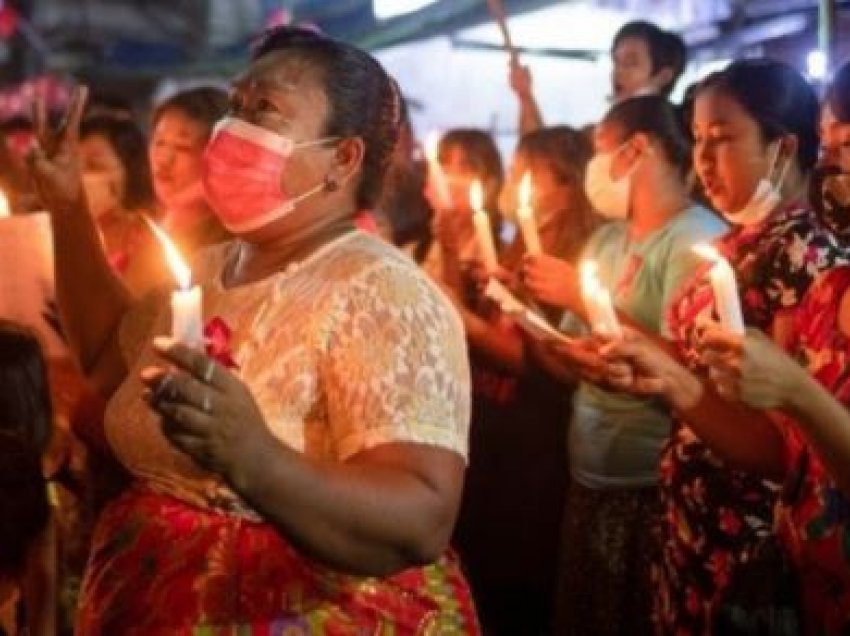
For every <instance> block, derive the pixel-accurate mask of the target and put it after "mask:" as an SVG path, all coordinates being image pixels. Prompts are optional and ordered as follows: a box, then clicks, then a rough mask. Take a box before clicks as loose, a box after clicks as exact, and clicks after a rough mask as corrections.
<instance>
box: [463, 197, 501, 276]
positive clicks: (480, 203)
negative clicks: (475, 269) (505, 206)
mask: <svg viewBox="0 0 850 636" xmlns="http://www.w3.org/2000/svg"><path fill="white" fill-rule="evenodd" d="M469 205H470V207H471V208H472V223H473V225H474V226H475V238H476V240H477V241H478V249H479V250H481V259H482V260H483V261H484V268H485V269H486V270H487V272H489V273H492V272H495V271H496V269H497V268H498V267H499V260H498V259H497V258H496V246H495V244H494V243H493V231H492V229H491V227H490V217H489V216H488V215H487V212H485V211H484V188H482V187H481V182H480V181H475V182H474V183H473V184H472V185H471V186H470V187H469Z"/></svg>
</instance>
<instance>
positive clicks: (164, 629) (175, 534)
mask: <svg viewBox="0 0 850 636" xmlns="http://www.w3.org/2000/svg"><path fill="white" fill-rule="evenodd" d="M88 572H89V576H88V578H86V580H85V581H84V583H83V590H82V596H81V602H80V612H79V616H78V622H77V633H79V634H85V635H86V636H98V635H104V636H106V635H113V634H122V635H126V636H132V635H135V634H138V635H144V636H166V635H168V636H182V635H186V636H188V635H192V634H204V635H206V634H210V635H212V634H236V633H238V634H245V635H251V636H252V635H263V636H265V635H267V634H268V635H271V634H292V635H296V634H311V635H313V634H328V635H339V636H343V635H349V634H351V635H366V634H370V635H371V634H399V635H401V634H478V633H479V630H478V625H477V622H476V619H475V613H474V609H473V605H472V600H471V598H470V595H469V591H468V589H467V586H466V584H465V582H464V580H463V577H462V576H461V573H460V568H459V566H458V563H457V561H456V560H455V558H454V556H453V555H452V554H446V555H445V556H443V557H442V558H441V559H440V560H439V561H437V562H436V563H435V564H432V565H429V566H427V567H422V568H411V569H409V570H405V571H404V572H401V573H399V574H397V575H395V576H391V577H387V578H383V579H379V578H363V577H355V576H349V575H345V574H341V573H338V572H335V571H332V570H330V569H328V568H326V567H323V566H321V565H319V564H317V563H315V562H312V561H310V560H308V559H306V558H304V557H302V556H300V555H299V554H298V552H296V550H295V549H294V548H293V547H292V546H290V545H289V544H288V543H287V542H286V540H284V539H283V538H282V537H281V535H280V534H279V533H278V532H276V531H275V529H274V528H273V527H272V526H270V525H268V524H265V523H257V522H253V521H251V520H248V519H246V518H243V517H238V516H233V515H229V514H227V513H224V512H214V511H210V510H202V509H199V508H195V507H192V506H190V505H188V504H186V503H184V502H182V501H180V500H178V499H174V498H172V497H169V496H166V495H162V494H158V493H154V492H152V491H150V490H146V489H143V488H142V487H140V486H136V487H134V488H133V489H131V490H130V491H128V492H126V493H125V494H124V495H122V496H121V497H120V498H119V499H118V500H116V501H114V502H113V503H111V504H110V505H109V506H107V508H106V509H105V510H104V512H103V514H102V515H101V518H100V521H99V523H98V527H97V530H96V532H95V537H94V541H93V546H92V555H91V559H90V563H89V568H88ZM103 608H109V609H108V611H107V610H105V609H103Z"/></svg>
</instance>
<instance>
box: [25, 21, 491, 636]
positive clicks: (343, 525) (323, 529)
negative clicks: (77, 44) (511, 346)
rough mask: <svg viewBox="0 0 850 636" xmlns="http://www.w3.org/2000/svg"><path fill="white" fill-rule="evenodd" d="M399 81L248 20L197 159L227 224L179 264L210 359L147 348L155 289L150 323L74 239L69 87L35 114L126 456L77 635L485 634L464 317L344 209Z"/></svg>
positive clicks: (79, 216)
mask: <svg viewBox="0 0 850 636" xmlns="http://www.w3.org/2000/svg"><path fill="white" fill-rule="evenodd" d="M397 100H398V95H397V94H396V93H395V92H394V91H393V89H392V86H391V83H390V80H389V78H388V76H387V75H386V73H385V72H384V71H383V69H382V68H381V67H380V65H379V64H378V63H377V62H375V60H374V59H372V58H371V57H369V56H368V55H367V54H365V53H363V52H361V51H359V50H358V49H355V48H354V47H351V46H349V45H346V44H343V43H339V42H336V41H333V40H330V39H325V38H323V37H321V36H318V35H316V34H315V33H312V32H308V31H303V30H299V29H288V28H281V29H277V30H273V31H270V32H269V33H267V34H266V35H265V36H264V38H262V40H261V41H260V43H259V44H258V48H257V49H256V51H255V54H254V61H253V63H252V65H251V66H250V68H249V69H248V71H247V72H246V73H245V74H243V75H242V76H241V77H240V78H239V79H238V80H237V82H236V83H235V87H234V93H233V106H232V110H231V115H230V117H228V118H227V119H226V120H224V121H223V122H222V123H221V125H220V126H219V127H218V128H217V130H216V132H215V134H214V136H213V138H212V139H211V141H210V144H209V146H208V148H207V150H206V155H205V161H204V179H205V184H206V186H207V193H208V195H209V198H210V201H211V202H212V204H213V206H214V209H215V211H216V214H217V215H218V218H219V219H220V220H221V222H222V224H223V225H225V226H226V227H227V228H228V229H229V230H230V231H232V232H233V233H234V234H235V235H236V239H235V240H234V241H233V242H231V243H229V244H227V245H223V246H218V247H216V248H214V249H211V250H209V251H207V252H204V253H203V254H202V255H201V258H200V259H199V260H198V261H197V262H196V263H195V266H194V268H193V274H194V277H195V280H196V282H197V283H198V284H200V285H201V286H202V287H203V289H204V313H205V317H206V318H207V319H208V320H209V322H208V326H209V327H212V328H214V331H215V332H216V334H217V337H215V338H214V339H213V340H214V342H213V345H214V346H213V347H212V348H211V349H210V350H209V351H210V354H211V356H212V355H214V357H208V356H206V355H204V354H202V353H200V352H198V351H195V350H192V349H189V348H187V347H185V346H182V345H180V344H177V343H174V342H173V341H170V340H167V339H165V340H163V339H160V340H157V341H155V342H154V343H153V346H152V345H151V337H152V336H154V335H156V334H162V333H164V332H166V331H167V328H168V327H167V325H168V311H167V310H166V311H164V312H159V313H158V315H157V317H155V318H153V320H152V321H146V320H145V316H144V315H142V314H140V313H139V312H137V311H134V310H133V308H132V306H131V305H130V303H129V302H128V301H127V295H126V292H125V291H124V290H123V289H122V288H121V287H120V285H119V284H118V282H117V281H116V279H115V278H114V277H110V276H109V272H108V268H107V267H106V265H105V262H104V259H103V258H102V257H99V256H98V254H97V252H96V250H82V249H81V247H82V246H85V245H88V246H90V247H92V246H93V245H94V240H93V229H92V225H91V223H90V221H89V220H88V215H87V214H86V213H85V201H84V199H83V198H82V197H81V188H80V184H79V173H78V172H77V170H76V159H75V156H74V145H75V136H74V131H75V126H74V122H75V121H76V120H77V119H78V117H79V112H80V110H81V103H80V102H81V98H80V97H79V96H78V99H77V100H76V103H75V106H74V108H73V109H72V113H71V117H70V122H71V125H70V126H69V127H68V129H67V133H66V134H64V135H60V136H59V137H58V139H56V140H55V143H51V142H52V141H53V139H51V136H50V135H49V134H47V131H46V130H45V129H44V125H43V124H42V125H41V126H40V129H41V134H40V138H41V153H40V154H38V155H37V156H36V158H35V160H34V172H35V174H36V178H37V181H38V183H39V186H40V190H41V192H42V195H43V196H44V198H45V200H46V201H48V202H49V204H50V205H49V207H50V210H51V212H52V214H53V220H54V230H55V240H56V245H57V250H56V256H57V261H58V265H57V271H58V272H59V273H60V280H59V281H58V287H59V289H60V292H59V296H60V302H61V304H62V309H63V312H64V315H65V318H66V324H68V325H69V331H71V332H72V341H73V342H74V345H75V346H76V349H77V352H78V353H79V355H80V358H81V361H82V363H83V365H84V367H85V368H86V369H87V370H88V371H90V373H91V375H92V376H93V377H94V378H96V379H98V380H99V382H100V386H101V387H102V389H104V390H107V391H108V390H109V388H110V387H115V386H117V385H120V388H118V390H117V392H115V393H114V395H113V396H112V400H111V402H110V406H109V409H108V410H107V417H106V430H107V437H108V439H109V441H110V444H111V445H112V448H113V450H114V451H115V454H116V455H117V457H118V458H119V460H120V461H121V462H122V463H123V464H124V465H125V466H126V467H127V469H128V470H129V471H130V472H131V473H132V474H133V476H134V485H133V486H132V487H131V488H130V489H129V490H128V491H127V492H126V493H124V494H123V495H122V496H121V497H119V498H118V499H117V500H116V501H114V502H112V503H110V504H109V505H108V506H107V507H106V508H105V509H104V511H103V513H102V514H101V517H100V521H99V525H98V528H97V530H96V532H95V537H94V545H93V551H92V556H91V558H90V561H89V565H88V571H87V574H86V578H85V581H84V584H83V592H82V598H81V602H80V616H79V620H78V625H77V629H78V631H79V632H80V633H84V634H120V633H130V632H138V633H144V634H153V635H156V634H191V633H196V632H199V631H205V630H209V631H211V632H218V631H222V632H224V631H228V632H230V631H234V632H236V631H239V632H240V633H247V634H252V633H257V634H265V633H269V632H270V631H271V632H274V631H276V630H278V631H279V630H282V631H287V630H296V631H301V632H309V633H349V632H357V633H360V632H363V633H378V632H381V631H393V632H396V633H411V634H424V633H451V632H458V633H477V632H478V629H477V623H476V620H475V616H474V611H473V608H472V606H471V601H470V597H469V593H468V590H467V587H466V584H465V582H464V580H463V577H462V575H461V573H460V569H459V567H458V564H457V562H456V560H455V559H454V558H453V556H452V554H451V553H450V552H448V551H447V543H448V537H449V535H450V532H451V527H452V524H453V522H454V517H455V515H456V512H457V506H458V501H459V498H460V490H461V484H462V480H463V473H464V467H465V454H466V443H467V442H466V431H467V426H468V421H467V418H468V409H469V379H468V373H469V371H468V363H467V360H466V355H465V351H464V342H463V333H462V330H461V327H460V322H459V319H458V317H457V315H456V314H455V313H454V312H453V310H452V309H451V306H450V304H449V303H448V301H447V300H446V299H445V298H444V297H443V296H442V295H441V294H440V293H439V292H438V291H437V289H436V288H435V287H434V285H433V284H432V283H431V282H430V281H429V280H428V279H427V278H426V277H425V276H424V275H423V274H422V273H421V272H419V270H418V269H417V268H416V266H415V265H414V264H413V263H412V262H410V261H409V260H408V259H407V258H406V257H404V256H403V255H402V254H400V253H398V252H396V251H395V250H394V248H392V247H390V246H388V245H386V244H385V243H383V242H382V241H380V240H379V239H377V238H374V237H371V236H368V235H366V234H364V233H362V232H359V231H357V230H355V229H354V223H353V219H354V218H355V216H356V214H357V211H358V210H361V209H367V208H369V207H370V206H371V205H372V204H373V202H374V200H375V198H376V197H377V195H378V194H379V191H380V188H381V183H382V178H383V174H384V170H385V168H386V165H387V164H388V161H389V157H390V154H391V152H392V150H393V146H394V144H395V141H396V136H397V123H398V103H397ZM90 288H96V289H97V295H94V294H93V293H92V292H91V291H90ZM80 297H85V298H84V299H83V298H80ZM83 314H85V315H83ZM92 322H94V323H96V324H97V325H99V326H100V332H99V333H97V332H95V330H94V329H93V328H92V325H91V323H92ZM119 326H120V328H121V336H122V338H121V347H119V346H118V342H119V341H118V339H117V336H118V328H119ZM98 339H99V341H98ZM122 354H123V355H122ZM145 397H147V399H146V400H145V399H143V398H145ZM119 537H120V538H121V540H119V541H116V539H117V538H119Z"/></svg>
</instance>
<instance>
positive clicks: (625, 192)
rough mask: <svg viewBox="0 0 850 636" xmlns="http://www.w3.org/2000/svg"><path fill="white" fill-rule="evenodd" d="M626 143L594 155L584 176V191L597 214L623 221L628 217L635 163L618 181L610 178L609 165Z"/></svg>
mask: <svg viewBox="0 0 850 636" xmlns="http://www.w3.org/2000/svg"><path fill="white" fill-rule="evenodd" d="M626 143H628V142H626ZM626 143H624V144H622V145H621V146H620V147H619V148H617V149H616V150H613V151H611V152H598V153H596V154H595V155H594V156H593V158H592V159H591V160H590V161H589V162H588V164H587V170H586V172H585V176H584V190H585V192H586V193H587V198H588V200H589V201H590V204H591V205H592V206H593V207H594V209H595V210H596V211H597V212H599V214H601V215H602V216H604V217H606V218H609V219H625V218H627V217H628V216H629V199H630V198H631V192H632V174H634V171H635V169H636V168H637V163H635V165H634V166H632V167H631V168H630V169H629V171H628V172H627V173H626V174H625V175H623V176H622V177H620V178H619V179H614V178H612V177H611V164H612V163H614V159H616V158H617V155H618V154H620V151H621V150H622V149H623V148H625V147H626Z"/></svg>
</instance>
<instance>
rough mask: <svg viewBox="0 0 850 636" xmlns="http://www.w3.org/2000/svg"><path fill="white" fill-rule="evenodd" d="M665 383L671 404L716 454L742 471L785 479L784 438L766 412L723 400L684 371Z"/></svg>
mask: <svg viewBox="0 0 850 636" xmlns="http://www.w3.org/2000/svg"><path fill="white" fill-rule="evenodd" d="M666 383H667V385H668V387H669V389H668V395H667V398H668V401H669V402H670V404H671V405H672V406H673V408H674V409H675V410H676V411H677V412H678V413H679V414H680V415H681V416H682V419H683V420H684V421H685V423H686V424H687V425H688V427H689V428H690V429H691V430H692V431H693V432H694V433H695V434H696V435H697V437H699V438H700V439H701V440H702V441H703V442H704V443H705V444H706V445H707V446H709V447H710V448H711V449H712V450H713V451H715V452H716V453H718V454H719V455H720V456H722V457H723V458H724V459H725V460H726V461H728V462H729V463H731V464H734V465H735V466H737V467H738V468H740V469H742V470H746V471H748V472H754V473H757V474H759V475H762V476H763V477H765V478H767V479H774V480H779V479H781V478H782V477H783V472H784V462H783V457H784V450H783V449H784V445H783V440H782V436H781V434H780V433H779V431H778V430H777V428H776V425H775V424H774V423H773V422H772V421H771V420H770V418H769V417H768V416H767V414H766V413H765V412H764V411H759V410H756V409H752V408H750V407H747V406H745V405H743V404H741V403H739V402H729V401H727V400H724V399H723V398H722V397H720V396H719V395H717V393H716V392H715V391H714V389H713V388H712V387H711V386H710V384H709V382H708V381H707V380H705V379H704V378H700V377H697V376H696V375H694V374H693V373H691V372H690V371H688V370H687V369H685V368H684V367H679V368H678V370H676V371H674V372H672V373H671V374H670V375H669V376H668V377H667V378H666Z"/></svg>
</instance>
